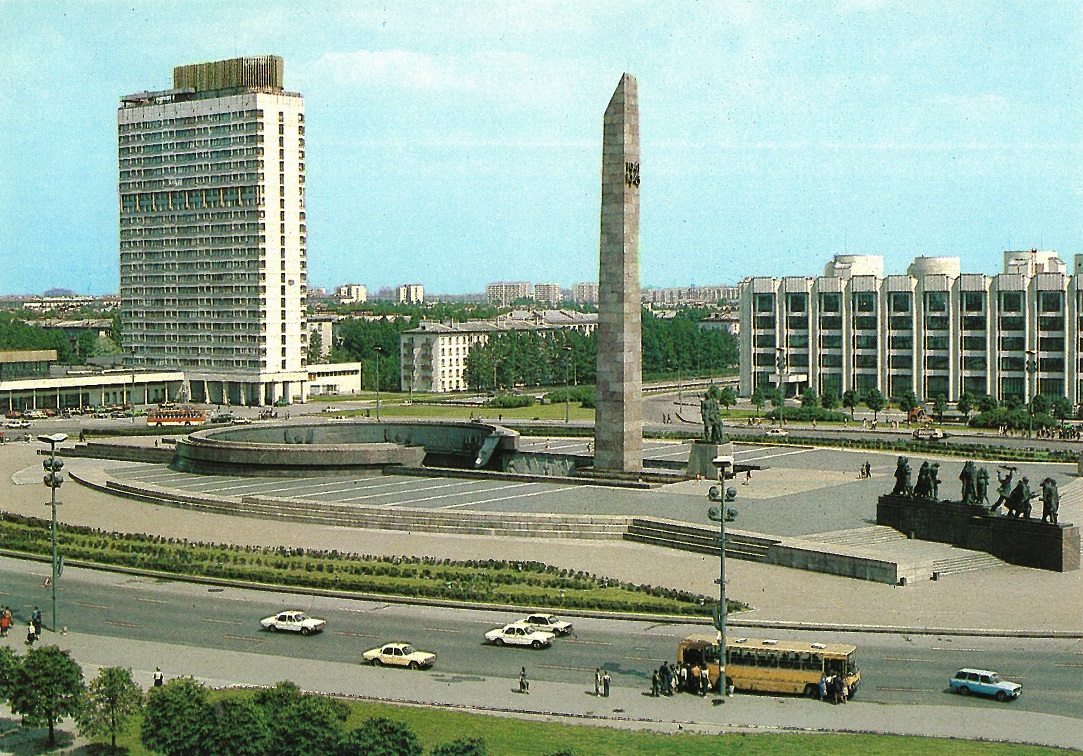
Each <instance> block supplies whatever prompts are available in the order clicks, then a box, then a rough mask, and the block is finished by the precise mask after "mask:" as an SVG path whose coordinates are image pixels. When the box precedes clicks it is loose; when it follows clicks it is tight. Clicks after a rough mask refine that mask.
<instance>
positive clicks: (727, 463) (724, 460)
mask: <svg viewBox="0 0 1083 756" xmlns="http://www.w3.org/2000/svg"><path fill="white" fill-rule="evenodd" d="M711 464H712V465H714V466H715V468H716V469H717V470H718V488H717V489H716V488H715V487H713V486H712V487H711V491H710V493H708V494H707V496H708V498H709V499H710V500H711V501H717V502H718V506H717V507H710V508H709V509H708V510H707V517H708V518H709V519H710V520H712V521H713V522H717V523H718V608H717V609H715V610H714V611H713V612H712V614H713V615H714V626H715V629H716V630H718V662H719V670H720V674H719V678H718V690H719V692H721V693H728V692H729V691H728V686H727V685H726V523H727V522H733V521H734V520H735V519H736V518H737V510H736V509H733V508H731V507H727V506H726V504H728V503H729V502H731V501H733V500H734V499H735V498H737V492H736V490H734V489H731V490H730V491H727V490H726V473H727V471H728V470H730V469H732V467H733V457H725V456H718V457H715V458H714V459H713V460H711Z"/></svg>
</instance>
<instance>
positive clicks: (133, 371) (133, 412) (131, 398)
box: [129, 347, 135, 425]
mask: <svg viewBox="0 0 1083 756" xmlns="http://www.w3.org/2000/svg"><path fill="white" fill-rule="evenodd" d="M129 401H130V402H131V405H132V424H133V425H134V424H135V347H132V395H131V396H130V397H129Z"/></svg>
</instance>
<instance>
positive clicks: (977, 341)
mask: <svg viewBox="0 0 1083 756" xmlns="http://www.w3.org/2000/svg"><path fill="white" fill-rule="evenodd" d="M985 346H986V342H985V337H984V336H964V337H963V349H964V350H965V351H971V352H984V351H985Z"/></svg>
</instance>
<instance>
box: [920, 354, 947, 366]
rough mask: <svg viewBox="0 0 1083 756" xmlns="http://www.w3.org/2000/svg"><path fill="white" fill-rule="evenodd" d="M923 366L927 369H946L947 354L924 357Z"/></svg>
mask: <svg viewBox="0 0 1083 756" xmlns="http://www.w3.org/2000/svg"><path fill="white" fill-rule="evenodd" d="M925 368H926V369H927V370H947V369H948V357H947V355H935V354H933V355H929V356H928V357H926V358H925Z"/></svg>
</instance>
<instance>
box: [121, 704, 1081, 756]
mask: <svg viewBox="0 0 1083 756" xmlns="http://www.w3.org/2000/svg"><path fill="white" fill-rule="evenodd" d="M217 695H234V694H233V693H219V694H217ZM241 695H247V694H246V693H242V694H241ZM350 707H351V709H352V713H351V715H350V718H349V720H348V721H347V723H346V729H347V730H350V729H353V728H354V727H356V726H357V725H359V724H360V723H361V722H362V721H363V720H365V719H367V718H370V717H387V718H389V719H395V720H399V721H401V722H403V723H405V724H406V725H407V726H409V727H410V728H411V729H412V730H413V731H414V732H415V733H417V736H418V738H419V739H420V740H421V743H422V745H423V746H424V748H425V750H426V752H427V751H428V750H429V749H431V748H432V747H433V746H436V745H439V744H442V743H447V742H449V741H451V740H455V739H458V738H479V737H480V738H484V739H485V743H486V746H487V747H488V753H489V755H490V756H548V755H549V754H552V753H556V752H558V751H562V750H571V751H572V752H574V753H575V754H576V756H611V754H615V753H619V754H622V755H623V756H635V755H637V754H643V755H644V756H700V755H701V754H702V756H716V755H717V754H721V753H727V754H728V753H739V754H748V755H749V756H760V755H762V756H788V755H789V754H793V756H808V755H812V756H816V755H819V754H823V755H824V756H830V755H832V754H840V755H842V754H845V755H846V756H853V755H854V754H861V755H862V756H899V754H906V755H907V756H925V755H926V754H929V755H932V754H945V755H948V754H950V755H951V756H957V755H958V754H968V755H969V754H977V755H979V756H986V755H988V756H1015V755H1016V754H1018V755H1019V756H1042V755H1043V754H1049V755H1050V756H1052V755H1053V754H1064V753H1067V752H1066V751H1063V750H1060V749H1056V748H1042V747H1037V746H1017V745H1010V744H1003V743H984V742H971V741H956V740H945V739H936V738H914V737H898V736H889V735H867V734H797V733H766V734H738V733H730V734H725V735H692V734H688V733H676V732H673V730H675V729H676V726H675V725H672V724H659V725H658V727H659V728H660V729H662V730H665V731H666V732H648V731H631V730H619V729H613V728H610V727H606V726H596V725H594V726H592V725H568V724H559V723H554V722H541V721H533V720H521V719H512V718H507V717H497V716H491V715H485V714H468V713H464V712H458V711H446V710H442V709H425V708H415V707H410V706H396V705H392V704H383V703H373V702H368V701H351V702H350ZM117 744H118V745H119V746H121V747H126V748H127V749H128V753H129V754H131V755H132V756H143V755H146V756H150V753H149V752H148V751H146V750H144V749H143V747H142V746H141V745H140V744H139V737H138V726H137V725H135V724H133V726H132V727H129V729H128V732H127V733H126V734H125V736H124V737H122V738H120V739H118V743H117Z"/></svg>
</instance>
